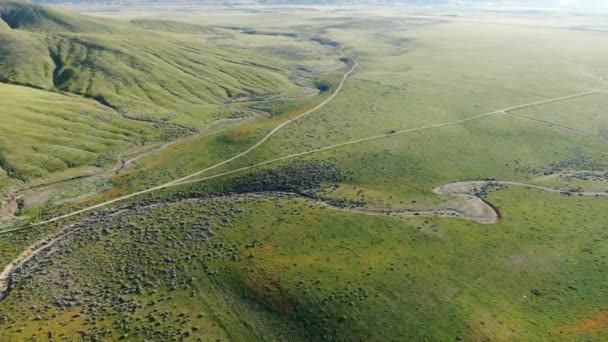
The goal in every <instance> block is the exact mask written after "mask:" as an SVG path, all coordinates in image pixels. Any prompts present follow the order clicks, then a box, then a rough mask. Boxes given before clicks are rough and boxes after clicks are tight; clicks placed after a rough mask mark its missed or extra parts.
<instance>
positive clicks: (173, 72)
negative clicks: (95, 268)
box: [0, 2, 299, 127]
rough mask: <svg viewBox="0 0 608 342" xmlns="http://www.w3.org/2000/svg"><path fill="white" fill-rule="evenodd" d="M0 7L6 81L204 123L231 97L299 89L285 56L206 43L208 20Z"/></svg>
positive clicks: (144, 114) (129, 112)
mask: <svg viewBox="0 0 608 342" xmlns="http://www.w3.org/2000/svg"><path fill="white" fill-rule="evenodd" d="M0 13H1V14H0V17H1V18H2V20H3V21H4V22H5V23H6V24H7V25H8V26H10V27H12V28H13V29H12V30H7V29H6V28H5V29H3V30H2V32H1V33H0V46H1V49H2V51H1V52H2V54H1V55H0V80H1V81H3V82H7V83H15V84H24V85H29V86H33V87H37V88H41V89H48V90H53V89H54V90H60V91H65V92H70V93H73V94H79V95H83V96H85V97H89V98H93V99H95V100H97V101H99V102H101V103H103V104H106V105H108V106H111V107H113V108H115V109H117V110H118V111H120V112H121V113H122V114H123V115H125V116H128V117H132V118H137V119H142V120H153V121H171V122H175V123H179V124H181V125H185V126H189V127H201V126H202V125H203V124H205V123H208V122H209V121H210V120H211V116H212V114H214V113H216V112H217V111H218V110H219V108H221V106H222V105H223V104H224V103H225V102H231V101H235V100H243V99H251V98H259V97H266V96H278V95H293V94H294V93H296V94H298V93H299V92H298V88H297V87H295V86H293V85H292V84H291V83H290V82H289V80H288V78H287V74H288V70H287V68H286V64H285V63H284V62H279V61H277V60H272V59H269V58H267V57H260V56H257V55H254V54H251V53H248V52H245V51H243V50H235V49H226V48H219V47H217V46H215V45H213V44H210V43H203V42H202V41H201V40H200V38H198V37H196V34H200V33H205V32H206V33H212V32H214V30H211V29H206V28H204V27H202V26H198V25H190V24H182V25H176V24H175V23H172V22H166V21H165V22H162V21H161V22H159V23H155V22H154V21H143V22H136V24H137V23H139V25H130V24H128V23H123V22H115V21H112V20H107V21H104V23H100V22H99V20H98V19H92V18H88V17H84V16H80V15H77V14H73V13H69V12H64V11H59V10H54V9H48V8H44V7H39V6H35V5H29V4H23V3H12V2H9V3H4V4H0ZM5 26H6V25H5ZM138 26H143V27H145V28H151V29H152V30H144V29H142V28H140V27H138ZM160 31H173V32H175V31H179V32H182V33H183V32H188V33H193V34H194V35H186V36H184V35H179V36H176V35H171V34H169V33H164V32H160Z"/></svg>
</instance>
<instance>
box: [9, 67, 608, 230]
mask: <svg viewBox="0 0 608 342" xmlns="http://www.w3.org/2000/svg"><path fill="white" fill-rule="evenodd" d="M353 61H354V63H353V65H352V67H351V69H350V70H349V71H347V72H346V73H345V74H344V76H343V77H342V80H341V82H340V84H339V86H338V87H337V88H336V90H335V92H334V93H333V94H332V95H331V96H330V97H328V98H327V99H326V100H325V101H323V102H322V103H320V104H319V105H317V106H316V107H314V108H312V109H310V110H309V111H306V112H304V113H302V114H300V115H299V116H297V117H294V118H291V119H289V120H286V121H285V122H283V123H282V124H280V125H278V126H277V127H275V128H274V129H273V130H272V131H270V132H269V133H268V134H266V135H265V136H264V137H263V138H262V139H261V140H259V141H258V142H256V143H255V144H254V145H253V146H251V147H250V148H248V149H247V150H245V151H243V152H241V153H239V154H237V155H235V156H234V157H231V158H229V159H226V160H224V161H222V162H220V163H217V164H215V165H212V166H210V167H208V168H206V169H203V170H200V171H197V172H195V173H192V174H190V175H187V176H185V177H181V178H178V179H175V180H173V181H170V182H167V183H164V184H161V185H158V186H155V187H152V188H148V189H145V190H141V191H137V192H134V193H131V194H128V195H125V196H121V197H117V198H115V199H112V200H109V201H106V202H102V203H99V204H96V205H93V206H89V207H86V208H83V209H80V210H76V211H73V212H71V213H68V214H64V215H60V216H57V217H54V218H51V219H49V220H45V221H40V222H36V223H33V224H30V225H28V226H24V227H19V228H14V229H9V230H3V231H0V235H1V234H6V233H11V232H15V231H20V230H23V229H28V228H31V227H36V226H40V225H44V224H47V223H51V222H56V221H59V220H63V219H66V218H69V217H73V216H76V215H79V214H82V213H86V212H89V211H91V210H94V209H98V208H102V207H105V206H108V205H110V204H113V203H116V202H119V201H123V200H126V199H129V198H133V197H136V196H139V195H143V194H147V193H150V192H153V191H157V190H161V189H165V188H169V187H174V186H179V185H184V184H191V183H198V182H202V181H206V180H209V179H213V178H218V177H222V176H225V175H229V174H233V173H237V172H241V171H245V170H249V169H253V168H257V167H260V166H263V165H267V164H271V163H275V162H278V161H282V160H288V159H293V158H297V157H301V156H305V155H309V154H313V153H318V152H322V151H326V150H331V149H335V148H339V147H343V146H348V145H353V144H358V143H362V142H367V141H372V140H377V139H383V138H388V137H391V136H395V135H400V134H407V133H412V132H418V131H423V130H428V129H434V128H440V127H446V126H453V125H460V124H463V123H466V122H469V121H473V120H477V119H481V118H484V117H488V116H492V115H498V114H503V115H504V114H508V113H507V112H508V111H511V110H515V109H521V108H526V107H530V106H535V105H541V104H547V103H553V102H558V101H564V100H568V99H572V98H576V97H581V96H587V95H591V94H595V93H601V92H602V91H600V90H592V91H587V92H583V93H578V94H573V95H568V96H561V97H556V98H552V99H547V100H542V101H535V102H529V103H524V104H520V105H516V106H511V107H506V108H502V109H498V110H494V111H491V112H487V113H483V114H479V115H475V116H472V117H469V118H465V119H461V120H455V121H449V122H444V123H438V124H432V125H426V126H420V127H415V128H408V129H404V130H400V131H395V132H391V133H384V134H378V135H373V136H369V137H365V138H361V139H355V140H350V141H346V142H343V143H338V144H334V145H330V146H326V147H322V148H317V149H313V150H309V151H304V152H299V153H294V154H291V155H287V156H283V157H279V158H275V159H271V160H267V161H264V162H261V163H257V164H254V165H250V166H246V167H242V168H238V169H235V170H231V171H227V172H223V173H219V174H215V175H212V176H208V177H203V178H197V179H190V178H194V177H196V176H198V175H201V174H203V173H205V172H208V171H211V170H213V169H216V168H218V167H220V166H222V165H225V164H228V163H230V162H232V161H234V160H236V159H239V158H241V157H243V156H245V155H247V154H249V153H250V152H252V151H253V150H255V149H257V148H258V147H259V146H261V145H262V144H263V143H264V142H266V141H267V140H268V139H270V138H271V137H272V136H273V135H274V134H275V133H276V132H277V131H279V130H280V129H281V128H282V127H284V126H285V125H287V124H289V123H291V122H293V121H295V120H297V119H299V118H302V117H304V116H306V115H308V114H310V113H313V112H315V111H317V110H319V109H320V108H322V107H324V106H325V105H327V104H328V103H329V102H331V100H333V99H334V98H335V97H336V96H337V95H338V94H339V93H340V91H341V89H342V87H343V86H344V84H345V83H346V80H347V79H348V77H349V76H350V75H351V74H352V73H353V72H354V71H355V68H356V67H357V66H358V63H357V61H355V60H353Z"/></svg>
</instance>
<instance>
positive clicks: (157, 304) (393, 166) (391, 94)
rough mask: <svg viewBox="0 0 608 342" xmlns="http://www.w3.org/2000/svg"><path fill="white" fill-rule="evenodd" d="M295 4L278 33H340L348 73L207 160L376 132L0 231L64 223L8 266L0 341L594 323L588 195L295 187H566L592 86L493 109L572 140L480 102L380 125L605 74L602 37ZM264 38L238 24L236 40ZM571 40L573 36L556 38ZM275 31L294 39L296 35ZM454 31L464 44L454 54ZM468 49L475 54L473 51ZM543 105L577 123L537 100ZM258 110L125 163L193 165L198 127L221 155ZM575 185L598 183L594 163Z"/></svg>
mask: <svg viewBox="0 0 608 342" xmlns="http://www.w3.org/2000/svg"><path fill="white" fill-rule="evenodd" d="M275 11H276V9H275ZM289 11H295V10H289ZM232 13H240V12H238V11H237V12H232ZM298 13H300V14H299V15H300V16H296V18H297V20H294V23H293V25H295V26H294V27H285V26H282V27H280V28H281V31H282V32H298V27H297V25H300V24H302V23H304V22H305V23H307V24H309V25H311V26H309V27H307V28H306V30H307V32H308V34H311V33H313V34H324V35H327V37H329V39H332V40H335V41H345V42H347V43H348V45H347V47H346V53H348V55H350V56H356V58H357V60H358V61H359V62H360V64H361V69H360V70H358V71H357V73H356V74H355V78H353V79H352V82H351V80H349V82H347V84H346V86H345V88H344V91H343V92H342V93H340V94H339V96H337V97H336V98H335V101H332V102H331V103H330V104H329V105H328V106H327V107H326V108H324V109H323V110H320V111H318V112H315V113H312V114H311V115H308V116H306V117H305V118H302V119H301V120H298V121H296V122H294V123H293V124H290V125H288V126H286V127H285V128H286V130H285V133H284V134H283V133H279V134H277V135H276V136H273V137H272V138H271V139H269V140H268V141H267V143H266V144H264V145H262V146H261V147H260V148H259V149H258V150H256V151H254V152H252V153H251V154H250V155H247V156H244V157H243V158H242V159H239V160H235V161H234V162H233V163H231V164H228V165H226V166H225V167H223V168H220V169H218V170H215V171H214V172H216V173H217V174H220V173H222V172H229V171H230V170H234V169H237V168H238V167H246V166H249V165H255V164H256V163H260V162H264V161H266V160H269V159H272V158H279V157H281V156H285V155H290V154H292V153H298V152H303V151H307V150H309V149H312V148H320V147H325V146H329V145H331V144H336V143H342V142H348V141H352V140H356V139H361V138H365V137H367V136H371V135H377V134H385V133H388V134H387V135H386V137H383V138H379V139H375V140H370V141H366V142H361V143H358V144H351V145H344V146H341V147H339V148H334V149H331V150H323V151H319V152H318V153H311V154H308V155H305V156H303V157H301V158H295V157H294V158H292V160H288V159H286V160H283V161H281V162H277V163H273V164H267V165H264V166H263V167H260V168H252V169H247V170H246V171H243V172H235V173H231V174H229V175H226V176H224V177H218V178H214V179H209V180H207V181H206V182H200V183H199V184H188V185H181V186H176V187H174V188H171V189H165V190H163V191H159V192H158V193H152V194H148V195H146V196H142V197H141V198H132V199H130V200H129V201H127V202H126V203H124V204H118V205H117V206H115V207H112V208H108V209H106V210H102V211H99V212H94V213H91V214H90V215H88V216H87V217H85V218H81V219H78V220H82V222H80V223H78V222H77V220H75V218H70V219H68V221H67V222H65V223H64V224H61V225H59V224H56V223H55V224H51V225H49V226H42V227H36V228H35V229H30V230H24V231H21V232H20V233H18V234H3V235H2V236H0V243H1V244H2V245H3V246H7V247H10V248H6V249H4V248H3V249H2V252H1V254H0V256H1V258H2V260H6V261H8V260H12V259H13V258H14V257H15V256H16V255H18V254H19V252H20V250H22V249H23V248H27V246H29V245H31V244H32V243H33V242H35V241H37V240H38V239H40V238H41V237H43V236H48V235H49V234H51V233H52V232H57V231H59V230H60V229H62V227H65V226H67V225H68V224H71V223H74V222H76V226H74V230H73V231H72V233H70V234H69V235H68V236H67V238H66V239H62V240H61V241H60V243H58V244H56V245H54V246H53V248H51V249H49V250H48V251H47V252H45V253H40V254H39V255H38V256H37V257H36V258H34V260H32V261H30V262H28V263H26V264H25V265H24V267H23V268H22V269H21V270H20V271H19V272H17V273H16V274H15V278H14V280H15V282H14V285H13V289H12V291H11V292H10V294H9V296H8V297H7V298H6V299H5V300H4V301H3V303H1V304H0V310H2V315H5V316H4V318H3V319H2V320H1V321H0V322H5V323H3V324H4V325H5V326H6V328H7V329H0V336H3V337H4V338H6V339H9V338H14V339H18V338H28V337H31V336H32V335H34V334H36V335H37V337H39V338H45V337H54V338H62V337H72V338H78V337H80V338H83V339H88V338H91V339H93V338H100V339H118V338H123V339H126V340H144V339H161V340H168V339H172V338H173V339H183V340H195V339H197V338H199V337H204V338H215V339H220V340H224V339H225V340H245V339H247V340H250V339H253V340H286V339H292V340H373V341H387V340H395V341H401V340H459V339H460V340H471V341H477V340H497V341H509V340H517V341H520V340H533V341H536V340H604V339H606V327H607V324H606V322H608V319H607V318H606V317H607V316H606V311H605V310H606V307H607V305H608V303H607V299H606V298H608V294H607V293H606V286H605V280H604V277H603V272H602V270H603V269H604V268H605V266H606V265H605V264H606V258H607V257H608V250H607V249H606V247H605V246H606V243H605V240H606V238H608V237H607V236H606V234H605V228H606V224H605V222H606V221H607V220H606V219H607V217H606V215H608V214H607V213H608V210H606V209H607V208H606V207H607V206H608V201H607V200H606V198H595V197H578V196H574V197H568V196H563V195H560V194H557V193H548V192H545V191H542V190H539V189H527V188H520V187H515V186H511V187H508V188H506V189H496V190H495V191H491V192H490V193H489V194H487V195H486V196H484V197H485V200H486V201H488V202H489V203H491V204H492V205H493V206H494V207H496V208H497V209H498V210H499V212H500V214H501V218H500V220H499V221H498V222H497V223H496V224H495V225H490V226H489V225H481V224H477V223H474V222H469V221H465V220H457V219H448V218H437V217H417V218H395V217H382V216H367V215H358V214H355V213H352V212H347V211H343V210H334V209H331V208H328V207H326V206H323V205H321V204H320V203H318V202H317V201H316V198H319V197H321V198H324V199H330V200H334V201H347V202H348V201H357V202H359V201H360V202H363V203H365V204H366V205H369V206H377V207H386V208H396V207H409V208H419V209H424V208H429V207H431V208H433V207H434V208H436V207H437V206H439V205H441V204H443V203H445V200H446V199H445V198H442V197H439V196H438V195H437V194H434V193H433V192H432V191H431V190H432V189H433V188H434V187H435V186H438V185H442V184H445V183H449V182H454V181H461V180H478V179H491V178H497V179H501V180H515V181H518V180H519V181H522V182H531V183H534V182H539V183H541V182H542V180H540V179H541V178H543V177H551V176H554V179H551V180H550V182H552V184H555V185H563V184H568V182H567V180H566V179H562V178H560V177H561V175H562V174H563V173H564V172H570V173H574V174H576V173H579V172H580V173H593V174H601V173H602V172H605V170H606V168H607V164H608V155H607V147H606V146H607V145H606V144H605V143H604V142H602V141H601V140H599V139H598V137H599V135H600V134H601V130H599V129H596V128H597V126H596V125H598V124H599V125H601V123H602V121H601V120H602V119H601V117H602V116H601V112H599V115H598V116H594V115H593V114H595V112H597V111H598V110H599V109H601V107H598V103H599V104H601V103H602V102H603V101H605V99H606V97H605V96H606V95H605V94H599V93H598V94H593V95H588V96H583V97H579V98H569V99H565V100H562V101H560V102H555V103H547V104H543V105H537V106H534V107H526V108H521V109H518V110H514V111H513V113H514V114H518V113H519V114H522V115H523V114H524V113H525V115H526V116H528V115H529V116H538V118H540V119H541V120H543V121H548V122H555V123H559V124H560V125H564V126H570V125H575V126H576V127H574V128H576V129H584V130H589V132H593V133H594V134H589V135H581V134H576V133H575V132H573V131H571V130H565V129H562V128H560V127H557V126H555V125H551V124H547V123H544V122H541V120H539V121H529V120H521V119H518V118H514V117H510V116H508V115H505V114H503V113H501V112H496V113H494V114H493V115H489V116H485V117H483V118H478V119H476V120H471V121H467V122H461V123H458V124H453V125H449V126H441V127H430V128H429V129H425V130H419V131H414V132H410V133H403V134H397V132H395V133H391V131H393V130H394V131H399V130H401V129H408V128H416V127H422V126H428V125H433V124H437V123H442V122H458V121H459V120H462V119H465V118H468V117H473V116H475V115H478V114H481V113H487V112H491V111H494V110H497V109H500V108H508V107H511V106H514V105H519V104H524V103H530V102H535V101H539V100H544V99H550V98H559V97H562V96H566V95H570V94H576V93H582V92H586V91H588V90H590V89H597V88H599V89H605V82H604V81H603V80H602V79H603V77H604V76H602V75H604V72H605V70H606V69H605V64H604V63H605V62H603V58H602V57H601V56H603V53H604V52H605V50H604V49H603V48H602V46H603V39H604V38H603V36H600V37H596V36H594V35H593V34H594V33H589V32H579V31H571V30H563V29H560V28H552V29H547V28H538V27H529V26H520V25H490V24H488V23H471V22H454V21H449V22H443V21H441V22H438V21H436V20H426V21H425V22H423V23H421V22H420V20H417V21H415V23H414V24H412V25H410V26H408V25H407V21H405V24H404V23H400V20H392V21H391V22H392V24H390V25H384V26H379V25H378V23H379V21H378V20H368V21H365V20H353V19H352V18H343V17H340V18H334V19H335V20H334V22H333V24H332V27H330V28H327V27H325V25H327V22H328V21H329V20H328V18H323V20H313V19H312V18H311V16H314V15H311V14H306V13H310V12H308V11H301V12H298ZM313 13H315V12H313ZM257 15H260V14H259V13H258V14H257ZM315 15H316V14H315ZM194 17H195V16H194V15H193V16H192V17H190V19H192V20H194ZM246 17H247V20H248V21H250V23H258V25H259V30H260V31H262V30H270V29H274V30H277V29H278V27H274V26H273V25H275V24H276V23H278V22H273V24H271V25H269V26H265V24H264V22H263V21H261V20H260V17H257V18H256V14H255V12H254V13H253V14H252V13H249V12H247V14H246ZM215 20H217V21H220V22H221V20H222V18H216V19H215ZM225 20H226V22H230V21H232V20H234V19H231V18H225ZM314 22H316V24H314V25H318V26H316V29H315V26H314V25H313V24H311V23H314ZM227 25H228V24H227ZM266 25H268V24H267V23H266ZM276 25H278V24H276ZM281 25H285V24H284V23H282V24H281ZM252 26H253V25H252ZM505 26H506V27H505ZM172 27H175V25H173V26H172ZM387 27H388V28H390V32H387V30H386V29H387ZM299 29H302V28H301V27H300V28H299ZM537 30H538V31H537ZM403 32H405V33H403ZM537 33H538V35H537ZM412 37H415V39H411V38H412ZM515 37H518V39H519V40H524V41H523V43H521V45H520V46H523V47H526V48H527V50H526V54H525V55H523V56H532V57H530V60H534V61H540V60H544V58H547V57H543V56H551V57H552V59H551V62H549V63H546V64H544V63H543V64H542V65H538V63H531V62H530V61H529V60H526V59H523V58H522V54H519V53H516V52H515V51H511V50H507V47H506V46H502V44H499V43H497V42H505V44H507V43H508V44H509V45H508V46H509V47H512V46H514V45H513V44H511V43H512V42H513V41H514V39H515ZM538 37H540V38H538ZM558 37H567V41H568V42H570V41H572V44H573V45H574V48H573V49H572V50H570V49H569V48H567V49H554V48H553V45H552V44H549V43H548V42H556V41H557V40H556V39H557V38H558ZM282 39H284V37H283V36H280V38H275V37H274V36H271V37H270V38H266V37H258V36H255V37H254V38H252V39H251V42H254V41H255V44H261V45H265V44H269V43H270V42H275V41H280V40H282ZM579 39H580V40H583V41H587V42H593V47H589V46H587V45H585V46H583V45H582V44H581V45H577V44H578V43H577V42H576V41H577V40H579ZM251 44H253V43H251ZM295 44H303V42H301V41H298V40H297V39H296V43H295ZM457 46H463V47H466V49H464V50H463V51H464V52H462V51H461V53H458V49H457ZM575 48H579V49H581V50H584V49H589V50H584V51H587V52H586V53H584V54H582V55H585V56H586V57H585V58H581V57H577V55H576V54H575V53H574V50H575ZM503 54H506V55H504V56H503ZM463 55H464V56H463ZM435 56H442V59H441V60H439V58H438V57H435ZM558 56H559V58H558ZM470 60H477V61H484V62H483V63H480V64H479V67H478V68H472V67H471V66H470ZM554 61H558V62H554ZM590 61H591V62H590ZM482 70H486V71H485V72H483V71H482ZM493 75H494V76H493ZM547 80H550V81H547ZM372 81H373V82H372ZM334 84H335V82H334ZM379 98H380V99H379ZM399 99H401V101H399ZM370 104H373V106H372V105H370ZM559 105H561V106H563V108H567V109H568V112H572V113H578V112H580V113H581V115H582V117H583V118H589V120H597V121H593V122H594V123H589V121H587V120H576V121H573V120H572V117H574V116H572V117H570V116H567V115H558V116H552V113H554V111H556V110H558V109H554V108H555V107H556V106H559ZM343 108H346V109H343ZM296 112H297V110H296ZM287 115H289V114H287ZM277 120H279V119H277V118H275V119H274V120H273V119H268V120H267V121H262V122H261V123H253V124H252V123H250V124H248V125H246V126H245V127H248V128H246V129H244V128H242V127H240V128H238V129H236V130H234V131H231V132H222V133H218V135H217V136H214V137H210V138H200V139H201V140H200V142H199V143H198V144H190V145H189V144H185V145H176V146H174V147H173V151H175V152H176V153H166V154H165V153H164V152H159V155H160V156H166V157H163V158H160V159H156V161H155V157H152V156H151V157H150V158H149V159H146V160H145V163H144V164H142V165H143V169H142V170H146V171H147V172H149V173H150V174H151V175H153V174H154V172H160V173H161V174H160V175H159V176H155V177H158V179H162V178H164V177H171V176H173V175H175V174H180V173H181V172H182V171H180V170H178V169H179V166H180V165H183V166H184V167H185V168H186V170H188V172H190V171H191V170H195V169H196V168H197V167H198V165H200V166H203V165H202V164H205V163H206V162H199V161H197V160H196V158H194V157H192V156H190V155H188V150H189V149H190V148H191V147H193V146H199V147H197V149H196V150H193V151H196V153H197V154H198V153H201V151H203V152H202V153H201V156H206V158H205V159H207V158H209V159H211V158H210V157H208V156H211V155H212V154H209V153H207V152H204V151H209V150H208V147H206V146H213V142H216V143H218V145H217V146H218V151H221V152H220V153H217V155H216V157H219V156H220V155H221V154H224V153H226V154H230V153H232V154H233V155H234V154H236V153H238V151H239V150H240V151H242V150H243V149H246V148H247V146H250V145H251V144H252V143H254V142H255V141H256V139H255V137H256V136H262V135H263V134H264V132H267V131H268V130H269V129H271V128H272V126H273V124H274V123H276V121H277ZM251 127H254V128H253V129H252V128H251ZM243 131H245V134H244V135H239V134H236V135H235V134H234V132H239V133H241V132H243ZM231 134H232V136H231ZM226 136H228V137H232V138H233V139H234V138H236V137H238V140H237V141H241V142H242V144H234V145H233V148H232V149H229V148H227V147H225V146H230V144H229V143H228V142H230V140H226ZM204 139H209V140H204ZM248 139H249V140H248ZM233 141H234V140H233ZM188 146H190V147H188ZM201 146H202V147H201ZM171 155H176V156H171ZM296 159H301V160H299V161H296ZM198 163H201V164H198ZM167 165H170V166H167ZM203 167H204V166H203ZM146 168H147V169H146ZM155 170H168V171H167V172H166V174H162V172H165V171H155ZM133 172H142V173H141V174H145V172H144V171H138V170H137V169H135V171H133ZM214 172H210V173H209V174H203V175H201V176H203V177H204V176H209V175H213V174H214ZM141 174H140V175H141ZM182 174H183V173H182ZM311 175H321V176H322V177H320V178H314V177H312V176H311ZM129 177H130V176H129V175H128V174H125V175H121V176H119V178H120V179H123V180H124V182H125V183H124V184H126V185H127V187H129V186H133V187H138V186H142V184H145V181H143V180H141V179H137V178H136V179H134V180H133V182H134V184H133V185H129V179H130V178H129ZM138 178H141V176H138ZM583 181H584V180H583ZM118 182H120V180H119V181H118ZM593 182H595V183H594V184H592V185H593V186H602V184H604V186H605V181H604V180H602V178H601V177H599V178H598V179H596V180H594V181H593ZM585 184H586V183H585ZM590 186H591V185H590ZM277 191H288V192H292V193H298V194H300V195H303V196H300V197H294V196H281V195H279V194H277V193H276V192H277ZM260 192H262V194H260ZM264 193H265V194H264ZM15 241H16V242H15ZM49 284H51V286H49ZM49 303H51V304H49ZM0 316H1V315H0ZM62 334H63V335H62Z"/></svg>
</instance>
